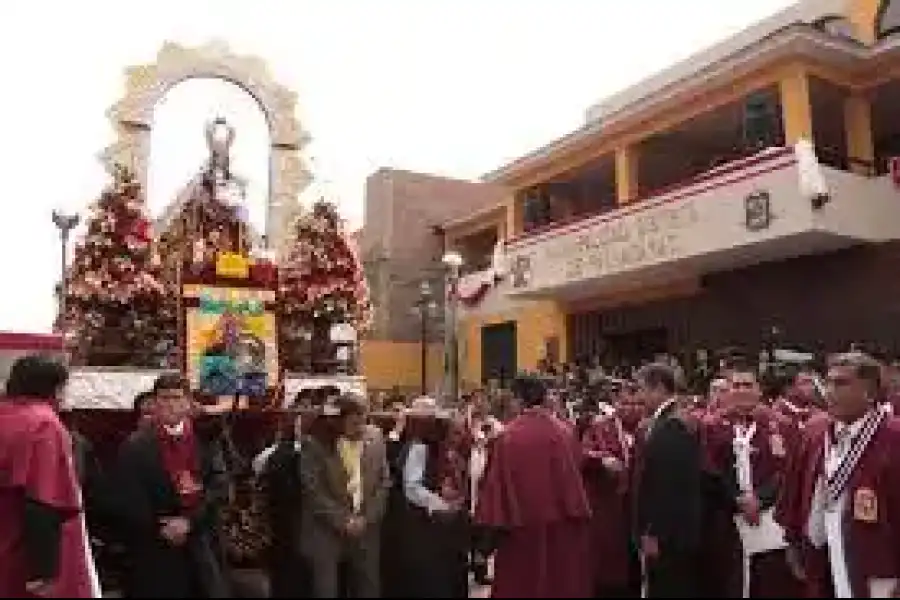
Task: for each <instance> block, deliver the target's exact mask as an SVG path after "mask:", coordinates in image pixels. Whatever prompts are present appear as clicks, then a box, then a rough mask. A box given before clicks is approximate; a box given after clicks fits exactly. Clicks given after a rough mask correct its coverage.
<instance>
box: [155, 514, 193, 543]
mask: <svg viewBox="0 0 900 600" xmlns="http://www.w3.org/2000/svg"><path fill="white" fill-rule="evenodd" d="M160 525H161V526H162V527H161V528H160V530H159V533H160V535H161V536H162V537H163V539H165V540H166V541H167V542H169V543H170V544H172V545H173V546H182V545H184V543H185V542H186V541H187V536H188V534H189V533H190V532H191V522H190V521H189V520H187V519H185V518H184V517H166V518H164V519H160Z"/></svg>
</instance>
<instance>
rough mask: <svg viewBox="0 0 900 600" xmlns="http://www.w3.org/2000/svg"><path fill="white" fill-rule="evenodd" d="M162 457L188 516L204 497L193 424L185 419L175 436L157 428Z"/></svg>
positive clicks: (185, 514)
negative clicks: (182, 427)
mask: <svg viewBox="0 0 900 600" xmlns="http://www.w3.org/2000/svg"><path fill="white" fill-rule="evenodd" d="M156 434H157V441H158V442H159V457H160V461H161V462H162V466H163V469H165V470H166V473H167V474H168V475H169V479H170V480H171V481H172V487H173V488H174V489H175V493H176V494H178V499H179V500H180V504H181V509H182V511H183V513H184V514H183V515H182V516H185V517H190V516H191V515H192V514H193V513H194V511H195V510H196V509H197V507H198V506H199V504H200V502H201V501H202V499H203V485H202V484H201V483H200V457H199V456H198V455H197V440H196V438H195V437H194V427H193V424H192V423H191V422H190V421H188V420H186V421H185V422H184V429H183V431H182V433H181V435H178V436H173V435H170V434H168V433H166V432H165V431H164V430H162V429H158V430H157V432H156Z"/></svg>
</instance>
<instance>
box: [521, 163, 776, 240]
mask: <svg viewBox="0 0 900 600" xmlns="http://www.w3.org/2000/svg"><path fill="white" fill-rule="evenodd" d="M748 151H749V150H748ZM792 151H793V149H792V148H786V147H784V146H775V147H770V148H766V149H763V150H759V151H756V152H753V153H750V154H747V153H746V152H744V153H741V154H740V155H738V157H737V158H733V159H731V160H728V161H727V162H724V163H720V164H718V165H717V166H714V167H712V168H710V169H708V170H706V171H703V172H702V173H698V174H696V175H693V176H691V177H687V178H685V179H682V180H679V181H677V182H675V183H672V184H669V185H666V186H662V187H658V188H656V189H653V190H648V191H645V192H643V193H642V194H641V195H640V196H639V197H638V198H636V199H635V200H632V201H631V202H629V205H634V204H636V203H639V202H641V201H644V200H648V199H651V198H654V197H657V196H661V195H664V194H668V193H671V192H674V191H677V190H679V189H682V188H687V187H690V186H694V185H697V184H699V183H703V182H705V181H708V180H710V179H716V178H719V177H722V176H723V175H727V174H729V173H731V172H734V171H739V170H742V169H746V168H747V167H751V166H753V165H755V164H757V163H759V162H762V161H766V160H770V159H772V158H774V157H776V156H779V155H783V154H789V153H790V152H792ZM618 208H620V206H619V205H617V204H614V203H613V204H612V205H609V206H607V207H605V208H604V209H603V210H600V211H595V212H588V213H581V214H578V215H576V216H573V217H571V218H567V219H560V220H557V221H553V222H550V223H547V224H546V225H543V226H541V227H535V228H532V229H529V230H527V231H523V232H522V233H520V234H519V235H517V236H515V237H513V238H512V239H511V240H510V243H513V244H515V243H516V242H518V241H519V240H522V239H525V238H530V237H533V236H536V235H542V234H545V233H548V232H551V231H554V230H557V229H562V228H565V227H568V226H570V225H571V224H573V223H577V222H580V221H584V220H586V219H591V218H594V217H596V216H598V215H603V214H606V213H609V212H613V211H615V210H616V209H618Z"/></svg>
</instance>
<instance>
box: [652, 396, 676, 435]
mask: <svg viewBox="0 0 900 600" xmlns="http://www.w3.org/2000/svg"><path fill="white" fill-rule="evenodd" d="M673 404H675V398H669V399H668V400H666V401H665V402H663V403H662V404H660V405H659V406H657V407H656V410H654V411H653V416H651V417H650V425H649V426H648V427H647V435H648V436H649V435H650V433H651V432H652V431H653V427H655V426H656V422H657V421H658V420H659V418H660V417H661V416H662V414H663V413H664V412H666V411H667V410H669V408H670V407H671V406H672V405H673Z"/></svg>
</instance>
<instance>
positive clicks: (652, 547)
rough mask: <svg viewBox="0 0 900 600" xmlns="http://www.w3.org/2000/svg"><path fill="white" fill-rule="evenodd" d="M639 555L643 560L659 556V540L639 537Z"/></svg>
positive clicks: (648, 536)
mask: <svg viewBox="0 0 900 600" xmlns="http://www.w3.org/2000/svg"><path fill="white" fill-rule="evenodd" d="M641 554H642V555H643V556H644V558H645V559H654V558H656V557H658V556H659V540H657V539H656V538H655V537H654V536H652V535H642V536H641Z"/></svg>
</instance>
